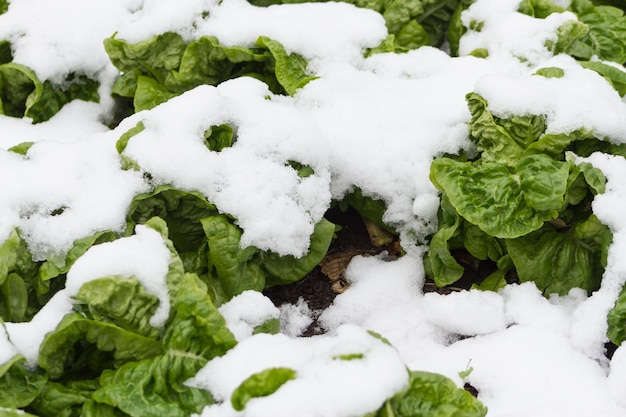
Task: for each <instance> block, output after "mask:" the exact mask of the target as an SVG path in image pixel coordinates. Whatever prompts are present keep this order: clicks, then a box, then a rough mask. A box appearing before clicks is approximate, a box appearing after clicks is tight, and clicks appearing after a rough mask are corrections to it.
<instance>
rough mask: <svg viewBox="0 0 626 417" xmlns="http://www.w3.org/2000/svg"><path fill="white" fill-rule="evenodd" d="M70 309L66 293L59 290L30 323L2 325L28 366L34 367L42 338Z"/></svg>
mask: <svg viewBox="0 0 626 417" xmlns="http://www.w3.org/2000/svg"><path fill="white" fill-rule="evenodd" d="M72 308H73V304H72V303H71V301H70V298H69V296H68V295H67V293H66V291H65V290H61V291H59V292H57V293H56V294H55V295H54V296H53V297H52V298H51V299H50V300H49V301H48V302H47V303H46V305H44V306H43V307H42V308H41V310H39V311H38V312H37V314H36V315H35V316H34V317H33V318H32V320H31V321H29V322H24V323H4V325H5V326H6V331H7V333H8V335H9V339H10V341H11V343H13V345H14V346H15V348H16V349H17V351H19V353H20V354H21V355H22V356H24V358H26V363H27V364H28V366H30V367H35V366H36V364H37V358H38V357H39V346H40V345H41V342H43V339H44V337H45V336H46V334H47V333H49V332H51V331H53V330H54V329H55V328H56V327H57V325H58V324H59V322H60V321H61V319H63V316H65V315H66V314H67V313H69V312H70V311H72ZM2 347H3V348H4V346H2ZM0 364H2V361H0Z"/></svg>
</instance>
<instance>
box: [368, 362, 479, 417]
mask: <svg viewBox="0 0 626 417" xmlns="http://www.w3.org/2000/svg"><path fill="white" fill-rule="evenodd" d="M486 414H487V408H486V407H485V406H484V405H483V404H482V403H481V402H480V401H479V400H478V399H476V398H474V397H473V396H472V394H470V393H469V392H467V391H465V390H464V389H462V388H458V387H457V386H456V385H455V384H454V382H453V381H452V380H451V379H449V378H447V377H445V376H443V375H439V374H435V373H431V372H422V371H411V372H410V378H409V386H408V387H407V388H405V389H404V390H402V391H401V392H399V393H397V394H396V395H394V396H393V397H391V398H390V399H389V400H387V401H386V402H385V404H384V405H383V406H382V407H381V409H380V410H379V411H378V414H376V416H377V417H413V416H419V417H448V416H450V417H452V416H454V417H484V416H485V415H486Z"/></svg>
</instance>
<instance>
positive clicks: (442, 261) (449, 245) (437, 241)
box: [425, 194, 464, 287]
mask: <svg viewBox="0 0 626 417" xmlns="http://www.w3.org/2000/svg"><path fill="white" fill-rule="evenodd" d="M461 222H462V219H461V218H460V217H459V215H458V213H457V212H456V210H455V209H454V207H452V205H451V204H450V201H449V200H448V198H447V196H446V195H445V194H444V195H443V196H442V198H441V205H440V208H439V213H438V225H439V227H438V230H437V232H436V233H435V234H434V235H433V237H432V238H431V240H430V244H429V246H428V255H427V257H426V259H425V262H426V264H425V267H426V269H427V272H428V275H429V276H431V277H433V278H434V280H435V284H437V285H438V286H439V287H443V286H446V285H450V284H452V283H453V282H456V281H458V280H459V279H460V278H461V277H462V276H463V272H464V268H463V267H462V266H461V265H460V264H459V263H458V262H457V260H456V259H455V258H454V257H453V256H452V253H451V251H452V249H457V248H458V247H460V242H459V239H458V238H459V236H460V229H459V227H460V225H461ZM455 238H456V239H455ZM455 240H456V241H457V242H456V244H455V243H454V241H455Z"/></svg>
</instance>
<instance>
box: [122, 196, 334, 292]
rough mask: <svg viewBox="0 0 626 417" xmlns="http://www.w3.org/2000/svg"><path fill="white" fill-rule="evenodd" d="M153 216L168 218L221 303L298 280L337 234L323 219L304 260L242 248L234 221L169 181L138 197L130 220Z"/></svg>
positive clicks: (181, 247) (186, 256)
mask: <svg viewBox="0 0 626 417" xmlns="http://www.w3.org/2000/svg"><path fill="white" fill-rule="evenodd" d="M153 216H159V217H160V218H162V219H164V220H165V221H166V222H167V225H168V228H169V231H170V232H169V236H170V239H171V240H172V242H173V245H174V247H175V248H176V250H177V251H178V253H180V256H181V258H182V260H183V263H184V267H185V270H186V271H187V272H193V273H195V274H197V275H198V276H199V277H201V278H202V279H203V280H204V281H205V282H206V283H207V285H208V286H209V289H210V292H211V294H212V296H213V297H214V301H215V302H217V303H218V304H221V303H222V302H224V301H227V300H229V299H230V298H232V297H233V296H235V295H237V294H240V293H242V292H244V291H246V290H257V291H261V290H263V289H264V288H266V287H268V286H273V285H280V284H289V283H292V282H295V281H298V280H300V279H301V278H303V277H304V276H305V275H306V274H307V273H308V272H310V271H311V270H312V269H313V268H314V267H315V266H316V265H317V264H318V263H319V262H320V261H321V260H322V258H323V257H324V256H325V255H326V252H327V250H328V247H329V246H330V242H331V240H332V238H333V235H334V232H335V225H334V224H332V223H331V222H329V221H328V220H325V219H322V220H321V221H320V222H319V223H318V224H317V225H316V226H315V228H314V231H313V234H312V235H311V240H310V247H309V252H308V253H307V254H306V255H304V256H303V257H300V258H296V257H294V256H279V255H278V254H276V253H273V252H266V251H261V250H259V249H258V248H255V247H246V248H242V247H241V246H240V241H241V235H242V233H243V232H242V230H241V229H240V228H239V227H238V226H237V225H236V224H235V219H233V218H232V217H230V216H228V215H226V214H220V213H218V211H217V209H216V207H215V206H214V205H212V204H211V203H209V202H208V201H207V200H206V198H205V197H204V196H203V195H202V194H200V193H197V192H188V191H183V190H178V189H174V188H172V187H170V186H166V185H164V186H158V187H156V188H155V189H154V191H152V192H150V193H148V194H142V195H139V196H137V197H136V198H135V199H134V201H133V203H132V204H131V207H130V210H129V222H130V223H129V224H130V225H134V224H141V223H143V222H145V221H147V220H148V219H150V218H152V217H153ZM129 227H131V226H129Z"/></svg>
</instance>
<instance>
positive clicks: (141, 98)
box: [133, 75, 178, 112]
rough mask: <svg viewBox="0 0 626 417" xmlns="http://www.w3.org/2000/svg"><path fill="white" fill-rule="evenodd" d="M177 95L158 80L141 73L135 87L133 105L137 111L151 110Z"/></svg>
mask: <svg viewBox="0 0 626 417" xmlns="http://www.w3.org/2000/svg"><path fill="white" fill-rule="evenodd" d="M177 95H178V94H176V93H172V92H170V91H169V90H168V89H167V88H165V87H164V86H163V84H160V83H159V82H158V81H157V80H155V79H153V78H150V77H144V76H143V75H140V76H139V77H137V88H136V89H135V96H134V99H133V105H134V106H135V111H136V112H140V111H142V110H150V109H152V108H154V107H156V106H158V105H159V104H161V103H165V102H166V101H167V100H169V99H171V98H173V97H176V96H177Z"/></svg>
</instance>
